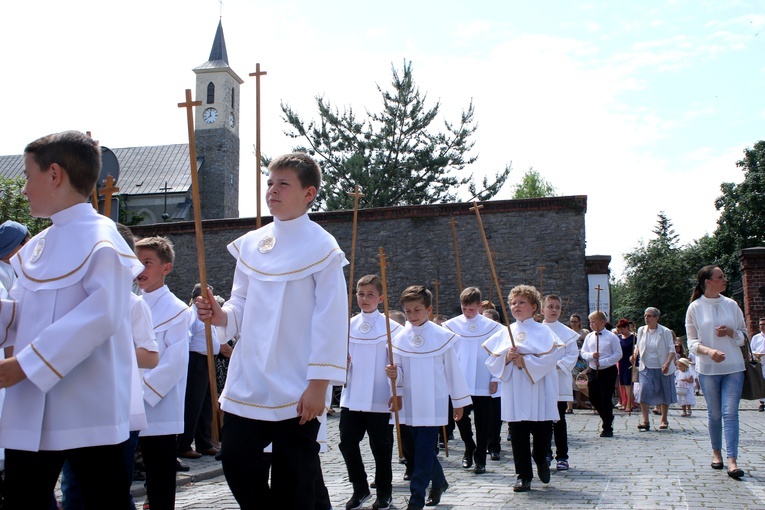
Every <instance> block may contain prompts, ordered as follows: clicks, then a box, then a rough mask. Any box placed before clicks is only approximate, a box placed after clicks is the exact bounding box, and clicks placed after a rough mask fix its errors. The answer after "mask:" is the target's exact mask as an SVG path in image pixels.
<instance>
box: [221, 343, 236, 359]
mask: <svg viewBox="0 0 765 510" xmlns="http://www.w3.org/2000/svg"><path fill="white" fill-rule="evenodd" d="M233 352H234V348H233V347H231V346H230V345H228V344H220V355H221V356H223V357H224V358H230V357H231V354H232V353H233Z"/></svg>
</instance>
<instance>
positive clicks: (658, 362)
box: [636, 324, 675, 375]
mask: <svg viewBox="0 0 765 510" xmlns="http://www.w3.org/2000/svg"><path fill="white" fill-rule="evenodd" d="M636 345H637V351H638V353H639V354H640V363H639V366H640V370H643V369H645V368H652V369H657V368H662V367H663V366H664V364H665V363H666V362H667V359H669V354H670V353H673V354H674V353H675V341H674V339H673V338H672V331H670V330H669V329H668V328H666V327H665V326H662V325H661V324H657V326H656V329H655V330H649V329H648V326H640V328H638V331H637V344H636ZM674 372H675V364H674V363H672V362H671V363H670V364H669V365H668V366H667V372H666V373H665V374H664V375H672V374H673V373H674Z"/></svg>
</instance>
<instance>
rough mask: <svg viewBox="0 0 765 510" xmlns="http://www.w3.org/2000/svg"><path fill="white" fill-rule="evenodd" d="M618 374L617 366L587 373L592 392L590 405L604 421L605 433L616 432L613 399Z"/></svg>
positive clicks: (588, 384) (588, 386)
mask: <svg viewBox="0 0 765 510" xmlns="http://www.w3.org/2000/svg"><path fill="white" fill-rule="evenodd" d="M617 376H618V372H617V370H616V365H614V366H612V367H608V368H604V369H602V370H592V369H590V371H589V372H587V389H588V390H589V392H590V403H591V404H592V406H593V407H594V408H595V410H596V411H598V414H599V415H600V419H601V420H603V431H604V432H613V431H614V403H613V402H612V401H611V398H612V397H613V396H614V385H615V384H616V377H617Z"/></svg>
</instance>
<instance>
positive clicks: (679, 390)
mask: <svg viewBox="0 0 765 510" xmlns="http://www.w3.org/2000/svg"><path fill="white" fill-rule="evenodd" d="M675 390H676V391H677V396H678V397H684V396H686V395H687V394H688V388H684V387H682V386H676V387H675Z"/></svg>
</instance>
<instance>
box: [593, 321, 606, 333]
mask: <svg viewBox="0 0 765 510" xmlns="http://www.w3.org/2000/svg"><path fill="white" fill-rule="evenodd" d="M605 327H606V321H605V320H603V319H596V318H592V319H590V329H591V330H593V331H596V332H598V333H600V332H601V331H603V328H605Z"/></svg>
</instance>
